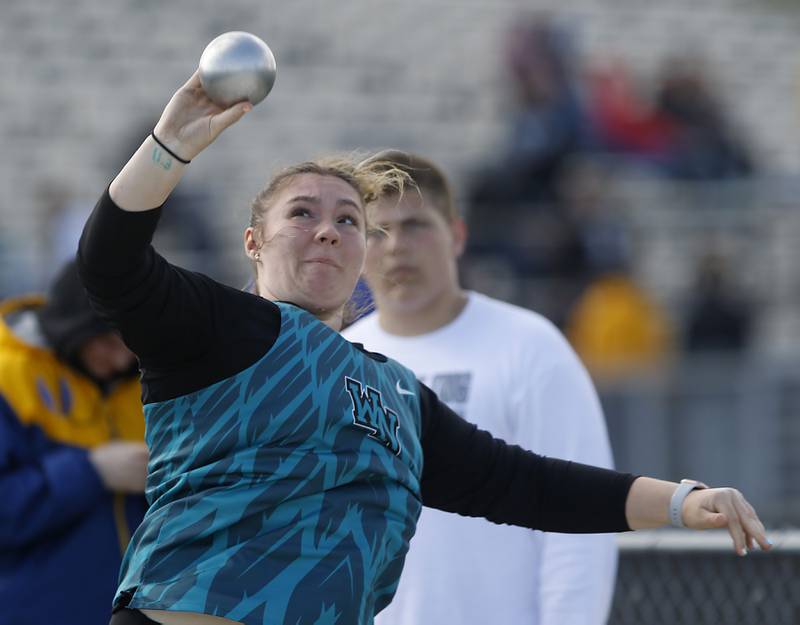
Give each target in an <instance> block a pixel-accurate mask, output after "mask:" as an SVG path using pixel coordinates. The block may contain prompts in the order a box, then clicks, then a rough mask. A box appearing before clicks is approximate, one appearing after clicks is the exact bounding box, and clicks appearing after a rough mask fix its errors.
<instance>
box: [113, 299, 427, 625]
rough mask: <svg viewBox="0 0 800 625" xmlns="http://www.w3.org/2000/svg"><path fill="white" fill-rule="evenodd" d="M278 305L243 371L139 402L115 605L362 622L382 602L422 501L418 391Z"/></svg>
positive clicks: (274, 621) (390, 366)
mask: <svg viewBox="0 0 800 625" xmlns="http://www.w3.org/2000/svg"><path fill="white" fill-rule="evenodd" d="M279 307H280V313H281V325H280V332H279V335H278V338H277V340H276V342H275V343H274V345H273V346H272V347H271V349H269V351H268V352H267V353H266V354H265V355H264V356H263V357H262V358H260V359H259V360H258V361H257V362H255V363H254V364H253V365H251V366H249V367H248V368H246V369H244V370H243V371H240V372H239V373H237V374H235V375H233V376H231V377H228V378H226V379H224V380H221V381H219V382H216V383H214V384H212V385H210V386H208V387H207V388H204V389H201V390H198V391H196V392H192V393H189V394H186V395H183V396H180V397H177V398H175V399H170V400H168V401H161V402H156V403H150V404H148V405H146V406H145V413H146V419H147V443H148V445H149V447H150V453H151V458H150V467H149V471H150V472H149V477H148V487H147V497H148V501H149V502H150V504H151V505H150V509H149V511H148V512H147V515H146V516H145V519H144V522H143V523H142V525H141V526H140V527H139V529H138V531H137V532H136V533H135V534H134V536H133V538H132V540H131V543H130V546H129V547H128V552H127V554H126V557H125V560H124V563H123V566H122V571H121V575H120V586H119V593H118V600H117V601H118V603H119V602H120V597H124V598H125V600H126V601H127V600H129V602H128V605H129V607H133V608H149V609H165V610H180V611H188V612H202V613H205V614H212V615H217V616H222V617H225V618H228V619H231V620H234V621H241V622H243V623H246V624H247V625H284V624H287V625H288V624H291V625H334V623H336V624H338V625H355V624H361V625H367V624H369V623H371V622H372V617H373V615H374V614H375V613H376V612H377V611H379V610H380V609H381V608H383V607H384V606H385V605H386V604H388V602H389V601H390V600H391V597H392V596H393V594H394V591H395V588H396V586H397V582H398V578H399V575H400V571H401V569H402V564H403V560H404V557H405V553H406V551H407V549H408V543H409V540H410V539H411V536H412V535H413V533H414V528H415V525H416V521H417V518H418V516H419V512H420V508H421V505H422V504H421V497H420V476H421V472H422V450H421V447H420V398H419V386H418V383H417V381H416V379H415V377H414V375H413V374H412V373H411V372H410V371H409V370H408V369H406V368H404V367H403V366H401V365H399V364H398V363H396V362H394V361H392V360H384V359H381V358H374V357H372V356H370V355H369V354H367V353H365V352H364V351H362V350H361V349H359V348H357V347H356V346H354V345H353V344H351V343H349V342H348V341H346V340H345V339H343V338H342V337H341V335H339V333H337V332H335V331H333V330H331V329H330V328H328V327H327V326H326V325H324V324H323V323H321V322H319V321H318V320H317V319H316V318H314V317H313V316H312V315H310V314H309V313H307V312H305V311H303V310H302V309H300V308H297V307H295V306H292V305H289V304H279Z"/></svg>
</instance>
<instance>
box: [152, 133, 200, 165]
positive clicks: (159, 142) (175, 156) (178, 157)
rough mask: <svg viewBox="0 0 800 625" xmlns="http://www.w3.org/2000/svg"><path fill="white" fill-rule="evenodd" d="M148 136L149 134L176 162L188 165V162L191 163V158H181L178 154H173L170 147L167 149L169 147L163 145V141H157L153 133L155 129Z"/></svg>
mask: <svg viewBox="0 0 800 625" xmlns="http://www.w3.org/2000/svg"><path fill="white" fill-rule="evenodd" d="M150 136H151V137H153V141H155V142H156V143H157V144H158V145H160V146H161V147H162V148H163V149H164V151H165V152H166V153H167V154H169V155H170V156H171V157H172V158H174V159H175V160H176V161H178V162H180V163H183V164H184V165H188V164H189V163H191V162H192V161H191V160H188V161H187V160H186V159H185V158H181V157H180V156H178V155H177V154H175V152H173V151H172V150H170V149H169V148H168V147H167V146H166V145H164V144H163V143H161V141H159V139H158V137H156V133H155V131H153V132H151V133H150Z"/></svg>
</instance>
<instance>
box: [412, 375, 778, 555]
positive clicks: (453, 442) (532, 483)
mask: <svg viewBox="0 0 800 625" xmlns="http://www.w3.org/2000/svg"><path fill="white" fill-rule="evenodd" d="M420 399H421V403H422V415H423V425H422V447H423V454H424V457H425V463H424V465H423V466H424V468H423V473H422V501H423V503H424V504H425V505H427V506H431V507H434V508H439V509H440V510H445V511H448V512H457V513H459V514H463V515H465V516H482V517H485V518H487V519H489V520H490V521H494V522H495V523H509V524H512V525H520V526H523V527H530V528H533V529H541V530H545V531H551V532H570V533H592V532H619V531H625V530H628V529H642V528H647V527H660V526H662V525H667V524H668V523H669V509H670V500H671V498H672V495H673V493H675V490H676V489H677V488H678V484H676V483H675V482H666V481H663V480H656V479H653V478H648V477H635V476H633V475H629V474H625V473H618V472H616V471H611V470H609V469H600V468H597V467H591V466H588V465H583V464H580V463H577V462H568V461H564V460H558V459H554V458H546V457H544V456H539V455H537V454H534V453H532V452H529V451H525V450H523V449H521V448H519V447H517V446H514V445H508V444H506V443H505V442H504V441H502V440H500V439H496V438H493V437H492V436H491V434H489V433H488V432H485V431H482V430H479V429H478V428H477V427H476V426H474V425H472V424H470V423H468V422H466V421H464V420H463V419H461V418H460V417H459V416H458V415H456V414H455V413H454V412H453V411H452V410H450V409H449V408H447V406H445V405H444V404H443V403H442V402H440V401H439V400H438V398H437V397H436V395H435V394H434V393H433V391H431V390H430V389H428V388H427V387H425V386H424V385H422V384H420ZM681 517H682V521H683V523H684V524H685V525H686V527H688V528H690V529H698V530H699V529H710V528H727V530H728V531H729V532H730V534H731V537H732V538H733V543H734V547H735V549H736V552H737V553H739V554H742V555H744V554H745V553H746V550H747V549H753V548H754V546H755V543H758V545H759V546H760V547H761V548H762V549H764V550H767V549H769V548H770V547H771V543H770V542H769V540H767V537H766V532H765V530H764V526H763V525H762V524H761V521H760V520H759V518H758V515H757V514H756V513H755V510H753V508H752V506H750V504H749V503H748V502H747V501H746V500H745V499H744V497H742V495H741V493H739V491H737V490H735V489H733V488H705V489H701V490H695V491H692V492H691V493H689V494H688V495H687V496H686V498H685V499H684V501H683V506H682V509H681Z"/></svg>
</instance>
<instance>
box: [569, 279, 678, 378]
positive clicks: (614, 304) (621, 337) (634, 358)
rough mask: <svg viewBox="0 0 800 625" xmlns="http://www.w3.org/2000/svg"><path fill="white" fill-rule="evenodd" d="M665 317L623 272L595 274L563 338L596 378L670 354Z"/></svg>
mask: <svg viewBox="0 0 800 625" xmlns="http://www.w3.org/2000/svg"><path fill="white" fill-rule="evenodd" d="M670 334H671V333H670V331H669V327H668V323H667V318H666V315H665V314H664V313H663V312H662V311H661V310H660V309H659V308H658V306H656V304H655V303H654V302H653V301H652V300H651V299H650V297H649V296H648V295H647V294H646V293H645V292H644V291H643V290H642V289H641V288H639V287H638V286H637V285H636V284H635V283H634V281H633V279H632V278H631V277H630V276H629V275H628V274H627V273H626V272H623V271H617V272H611V273H604V274H601V275H600V276H599V277H598V278H596V279H595V280H594V281H593V282H592V283H591V284H590V285H589V287H588V288H587V289H586V291H585V292H584V293H583V294H582V295H581V297H580V298H579V300H578V302H577V303H576V305H575V308H574V309H573V310H572V312H571V314H570V318H569V320H568V323H567V336H568V338H569V340H570V342H571V343H572V345H573V347H574V348H575V350H576V351H577V352H578V355H579V356H580V357H581V360H583V362H584V363H585V364H586V366H587V367H588V368H589V371H590V372H591V373H592V374H593V375H594V376H596V377H598V378H610V377H616V376H624V375H627V374H631V373H634V372H639V371H643V370H646V369H649V368H653V367H658V366H659V365H661V364H663V362H664V360H665V358H666V356H667V355H668V354H669V352H670V347H671V345H670Z"/></svg>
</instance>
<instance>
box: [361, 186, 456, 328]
mask: <svg viewBox="0 0 800 625" xmlns="http://www.w3.org/2000/svg"><path fill="white" fill-rule="evenodd" d="M370 211H373V212H371V213H370V216H371V218H372V220H373V221H374V223H375V226H376V228H375V229H374V231H371V233H370V235H369V239H368V245H367V262H366V278H367V282H368V284H369V286H370V289H372V292H373V295H374V297H375V302H376V304H377V306H378V309H381V310H386V311H390V312H393V313H396V314H401V315H405V314H421V313H424V311H426V310H429V309H431V308H432V307H434V306H435V305H436V304H437V302H440V301H441V300H442V298H449V297H451V296H453V295H454V294H455V293H457V292H458V290H459V285H458V270H457V262H456V261H457V259H458V257H459V256H460V255H461V252H462V251H463V249H464V241H465V237H466V232H465V229H464V226H463V222H461V220H458V219H456V220H454V221H452V222H450V221H448V220H447V219H445V217H444V215H442V213H441V212H439V211H438V210H437V209H436V208H435V207H434V206H432V205H430V204H429V203H427V202H426V201H425V200H424V199H423V198H422V197H421V196H420V194H419V193H418V192H416V191H413V190H409V191H407V192H406V193H404V194H403V195H402V197H400V198H398V197H397V196H394V197H387V198H382V199H381V200H379V201H377V202H375V203H374V204H372V205H370Z"/></svg>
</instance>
